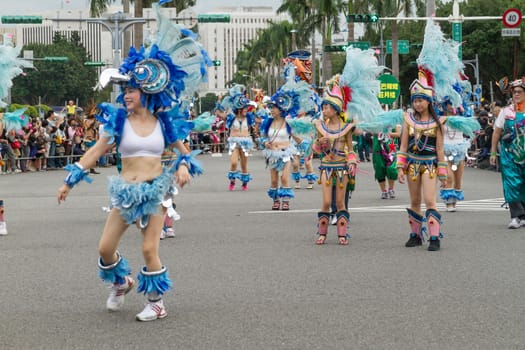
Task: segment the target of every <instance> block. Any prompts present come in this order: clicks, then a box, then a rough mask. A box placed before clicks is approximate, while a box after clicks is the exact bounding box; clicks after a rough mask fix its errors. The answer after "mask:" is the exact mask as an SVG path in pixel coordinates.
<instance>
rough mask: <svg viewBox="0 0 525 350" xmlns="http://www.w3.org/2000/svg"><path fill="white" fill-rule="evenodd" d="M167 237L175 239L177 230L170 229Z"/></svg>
mask: <svg viewBox="0 0 525 350" xmlns="http://www.w3.org/2000/svg"><path fill="white" fill-rule="evenodd" d="M165 237H166V238H173V237H175V230H173V229H172V228H171V227H168V229H167V230H166V231H165Z"/></svg>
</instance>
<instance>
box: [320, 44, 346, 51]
mask: <svg viewBox="0 0 525 350" xmlns="http://www.w3.org/2000/svg"><path fill="white" fill-rule="evenodd" d="M347 47H348V45H325V46H324V47H323V51H324V52H342V51H346V48H347Z"/></svg>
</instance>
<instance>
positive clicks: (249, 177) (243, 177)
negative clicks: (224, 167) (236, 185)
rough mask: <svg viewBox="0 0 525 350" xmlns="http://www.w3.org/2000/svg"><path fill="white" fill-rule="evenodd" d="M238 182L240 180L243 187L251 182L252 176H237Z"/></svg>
mask: <svg viewBox="0 0 525 350" xmlns="http://www.w3.org/2000/svg"><path fill="white" fill-rule="evenodd" d="M239 180H241V182H242V183H243V185H245V184H247V183H248V182H250V181H251V180H252V176H251V175H250V174H249V173H241V174H240V176H239Z"/></svg>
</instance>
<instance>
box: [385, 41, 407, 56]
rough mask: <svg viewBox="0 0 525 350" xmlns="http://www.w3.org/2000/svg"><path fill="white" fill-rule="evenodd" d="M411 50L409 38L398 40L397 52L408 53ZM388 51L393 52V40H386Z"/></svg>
mask: <svg viewBox="0 0 525 350" xmlns="http://www.w3.org/2000/svg"><path fill="white" fill-rule="evenodd" d="M409 50H410V43H409V42H408V40H398V41H397V52H398V53H399V54H400V55H406V54H408V51H409ZM386 53H387V54H388V53H389V54H391V53H392V40H387V41H386Z"/></svg>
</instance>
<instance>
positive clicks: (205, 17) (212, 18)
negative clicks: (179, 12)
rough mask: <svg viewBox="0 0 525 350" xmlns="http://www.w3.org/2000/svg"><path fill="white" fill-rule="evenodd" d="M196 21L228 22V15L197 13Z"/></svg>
mask: <svg viewBox="0 0 525 350" xmlns="http://www.w3.org/2000/svg"><path fill="white" fill-rule="evenodd" d="M197 21H198V22H199V23H219V22H222V23H230V15H225V14H224V15H223V14H211V15H198V16H197Z"/></svg>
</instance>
